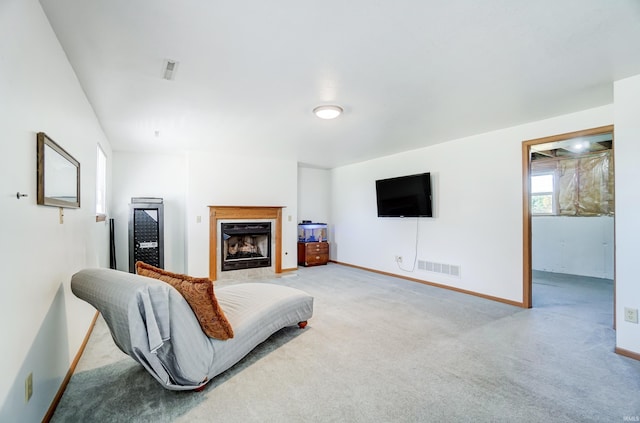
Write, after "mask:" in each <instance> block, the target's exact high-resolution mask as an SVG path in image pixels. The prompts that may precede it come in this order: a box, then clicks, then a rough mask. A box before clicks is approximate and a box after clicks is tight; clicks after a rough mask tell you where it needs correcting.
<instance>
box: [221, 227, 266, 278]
mask: <svg viewBox="0 0 640 423" xmlns="http://www.w3.org/2000/svg"><path fill="white" fill-rule="evenodd" d="M220 245H221V246H222V248H221V249H220V263H221V268H220V270H221V271H222V272H225V271H228V270H239V269H254V268H258V267H270V266H271V222H231V223H221V226H220Z"/></svg>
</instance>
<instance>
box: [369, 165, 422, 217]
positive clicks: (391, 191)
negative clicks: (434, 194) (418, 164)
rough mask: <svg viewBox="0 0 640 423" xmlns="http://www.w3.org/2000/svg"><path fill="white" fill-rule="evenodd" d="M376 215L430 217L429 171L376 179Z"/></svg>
mask: <svg viewBox="0 0 640 423" xmlns="http://www.w3.org/2000/svg"><path fill="white" fill-rule="evenodd" d="M376 198H377V203H378V217H432V216H433V213H432V207H431V176H430V174H429V173H420V174H418V175H407V176H400V177H397V178H389V179H380V180H377V181H376Z"/></svg>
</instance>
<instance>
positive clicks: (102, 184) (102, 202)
mask: <svg viewBox="0 0 640 423" xmlns="http://www.w3.org/2000/svg"><path fill="white" fill-rule="evenodd" d="M106 218H107V156H106V155H105V154H104V151H103V150H102V148H101V147H100V144H98V148H97V160H96V222H104V221H105V220H106Z"/></svg>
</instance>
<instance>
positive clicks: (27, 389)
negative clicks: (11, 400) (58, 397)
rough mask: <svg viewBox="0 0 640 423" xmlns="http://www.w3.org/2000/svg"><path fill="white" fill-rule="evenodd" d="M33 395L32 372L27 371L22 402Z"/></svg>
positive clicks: (27, 400)
mask: <svg viewBox="0 0 640 423" xmlns="http://www.w3.org/2000/svg"><path fill="white" fill-rule="evenodd" d="M31 395H33V373H29V374H28V375H27V378H26V379H25V380H24V402H29V400H30V399H31Z"/></svg>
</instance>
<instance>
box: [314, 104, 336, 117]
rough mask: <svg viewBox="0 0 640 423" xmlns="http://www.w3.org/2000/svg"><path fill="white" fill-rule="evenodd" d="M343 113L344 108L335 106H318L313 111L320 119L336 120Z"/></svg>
mask: <svg viewBox="0 0 640 423" xmlns="http://www.w3.org/2000/svg"><path fill="white" fill-rule="evenodd" d="M342 111H343V110H342V107H340V106H333V105H326V106H318V107H316V108H315V109H313V113H314V114H315V115H316V116H318V117H319V118H320V119H335V118H337V117H338V116H340V114H341V113H342Z"/></svg>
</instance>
